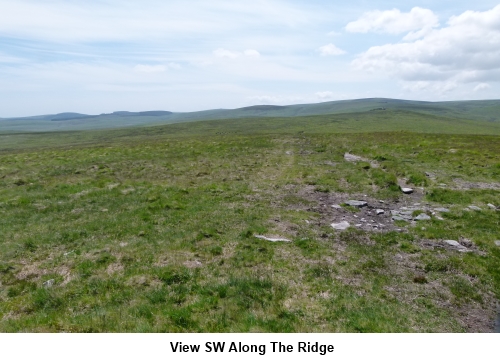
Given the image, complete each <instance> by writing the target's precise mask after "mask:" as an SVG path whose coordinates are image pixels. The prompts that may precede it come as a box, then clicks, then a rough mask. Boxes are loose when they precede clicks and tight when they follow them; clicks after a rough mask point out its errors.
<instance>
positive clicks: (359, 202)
mask: <svg viewBox="0 0 500 363" xmlns="http://www.w3.org/2000/svg"><path fill="white" fill-rule="evenodd" d="M345 204H347V205H349V206H351V207H358V208H362V207H366V206H367V205H368V203H367V202H365V201H363V200H348V201H347V202H345Z"/></svg>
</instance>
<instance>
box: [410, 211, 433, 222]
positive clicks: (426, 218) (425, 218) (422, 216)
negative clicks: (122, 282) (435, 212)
mask: <svg viewBox="0 0 500 363" xmlns="http://www.w3.org/2000/svg"><path fill="white" fill-rule="evenodd" d="M413 220H415V221H430V220H431V217H429V216H428V215H427V214H425V213H421V214H419V215H418V216H416V217H415V218H413Z"/></svg>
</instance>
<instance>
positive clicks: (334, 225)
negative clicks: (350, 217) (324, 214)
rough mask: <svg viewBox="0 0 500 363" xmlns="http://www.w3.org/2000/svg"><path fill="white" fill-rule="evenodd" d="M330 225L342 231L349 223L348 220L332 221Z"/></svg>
mask: <svg viewBox="0 0 500 363" xmlns="http://www.w3.org/2000/svg"><path fill="white" fill-rule="evenodd" d="M331 226H332V228H333V229H337V230H339V231H343V230H345V229H347V228H349V227H350V226H351V225H350V224H349V222H346V221H342V222H340V223H332V224H331Z"/></svg>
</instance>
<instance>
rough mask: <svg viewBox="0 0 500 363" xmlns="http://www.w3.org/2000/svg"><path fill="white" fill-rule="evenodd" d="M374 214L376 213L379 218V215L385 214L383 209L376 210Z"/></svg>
mask: <svg viewBox="0 0 500 363" xmlns="http://www.w3.org/2000/svg"><path fill="white" fill-rule="evenodd" d="M375 213H377V215H378V216H379V215H381V214H384V213H385V211H384V210H383V209H377V210H376V211H375Z"/></svg>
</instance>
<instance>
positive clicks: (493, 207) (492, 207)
mask: <svg viewBox="0 0 500 363" xmlns="http://www.w3.org/2000/svg"><path fill="white" fill-rule="evenodd" d="M487 205H488V207H490V208H491V209H497V207H495V206H494V205H493V204H491V203H488V204H487Z"/></svg>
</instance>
